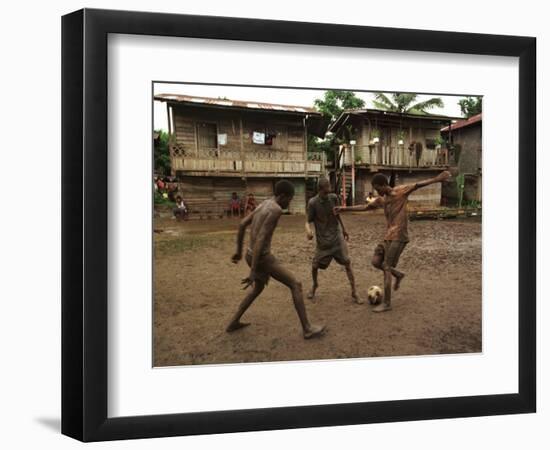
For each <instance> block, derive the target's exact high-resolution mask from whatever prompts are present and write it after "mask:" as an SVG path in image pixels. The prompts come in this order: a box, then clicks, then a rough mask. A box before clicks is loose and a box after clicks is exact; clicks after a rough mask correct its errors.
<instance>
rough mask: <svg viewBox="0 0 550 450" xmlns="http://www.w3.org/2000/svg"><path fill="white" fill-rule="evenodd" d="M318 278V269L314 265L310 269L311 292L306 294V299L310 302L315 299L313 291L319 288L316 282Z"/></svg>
mask: <svg viewBox="0 0 550 450" xmlns="http://www.w3.org/2000/svg"><path fill="white" fill-rule="evenodd" d="M318 276H319V268H318V267H317V266H316V265H313V266H312V267H311V279H312V281H313V284H312V286H311V290H310V291H309V292H308V294H307V298H309V299H310V300H313V299H314V298H315V291H316V290H317V288H318V287H319V283H318V281H317V279H318Z"/></svg>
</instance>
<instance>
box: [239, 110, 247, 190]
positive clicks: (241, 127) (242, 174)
mask: <svg viewBox="0 0 550 450" xmlns="http://www.w3.org/2000/svg"><path fill="white" fill-rule="evenodd" d="M239 136H240V139H239V142H240V145H241V178H242V179H243V180H245V179H246V176H245V167H244V165H245V157H244V141H243V116H242V114H241V115H240V116H239Z"/></svg>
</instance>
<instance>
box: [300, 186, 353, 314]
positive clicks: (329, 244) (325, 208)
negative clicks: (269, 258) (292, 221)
mask: <svg viewBox="0 0 550 450" xmlns="http://www.w3.org/2000/svg"><path fill="white" fill-rule="evenodd" d="M317 186H318V193H317V195H316V196H315V197H313V198H312V199H311V200H310V201H309V202H308V205H307V220H306V236H307V238H308V239H309V240H311V239H313V227H315V240H316V249H315V255H314V257H313V260H312V264H311V277H312V279H313V285H312V287H311V291H310V292H309V294H308V296H307V297H308V298H309V299H312V300H313V299H314V298H315V291H316V290H317V288H318V287H319V283H318V274H319V269H321V270H325V269H327V268H328V266H329V265H330V263H331V262H332V260H333V259H334V260H336V262H337V263H338V264H340V265H342V266H344V267H345V269H346V275H347V277H348V280H349V283H350V286H351V297H352V299H353V301H354V302H355V303H357V304H362V303H363V301H362V300H360V299H359V297H358V296H357V290H356V288H355V277H354V275H353V270H352V269H351V260H350V258H349V255H348V246H347V244H346V241H347V240H348V239H349V235H348V233H347V231H346V228H345V226H344V222H343V221H342V218H341V217H340V216H339V215H337V214H334V208H335V207H336V206H338V203H339V202H338V197H337V196H336V194H333V193H332V192H331V189H330V182H329V181H328V179H327V178H324V177H322V178H319V181H318V185H317Z"/></svg>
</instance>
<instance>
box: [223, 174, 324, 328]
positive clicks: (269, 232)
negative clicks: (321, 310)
mask: <svg viewBox="0 0 550 450" xmlns="http://www.w3.org/2000/svg"><path fill="white" fill-rule="evenodd" d="M293 197H294V186H293V185H292V183H290V182H289V181H287V180H281V181H279V182H277V184H276V185H275V196H274V197H272V198H270V199H268V200H265V201H264V202H262V203H261V204H260V206H258V208H256V210H254V212H253V213H251V214H249V215H248V216H246V217H245V218H244V219H243V220H242V222H241V224H240V225H239V233H238V236H237V252H236V253H235V254H234V255H233V257H232V258H231V260H232V261H233V263H235V264H237V263H238V262H239V261H240V260H241V258H242V249H243V240H244V235H245V232H246V228H247V227H248V226H249V225H250V226H251V229H250V246H249V248H248V251H247V253H246V262H247V263H248V265H249V266H250V275H248V277H246V278H245V279H244V280H242V284H244V289H246V288H248V287H249V286H252V292H250V293H249V294H248V295H247V296H246V297H245V298H244V300H243V301H242V302H241V304H240V305H239V308H238V310H237V312H236V313H235V315H234V316H233V318H232V319H231V322H229V325H228V326H227V328H226V331H227V332H232V331H235V330H238V329H240V328H243V327H245V326H247V325H249V324H248V323H243V322H241V321H240V320H241V317H242V315H243V314H244V313H245V311H246V310H247V309H248V308H249V307H250V305H252V303H253V302H254V300H256V298H257V297H258V296H259V295H260V294H261V292H262V291H263V290H264V288H265V285H266V284H267V282H268V280H269V278H270V277H273V278H275V280H277V281H279V282H281V283H283V284H284V285H285V286H287V287H288V288H289V289H290V291H291V293H292V299H293V300H294V307H295V308H296V312H297V313H298V317H299V318H300V323H301V324H302V331H303V335H304V338H305V339H310V338H313V337H317V336H320V335H321V334H322V333H323V331H324V329H325V327H324V326H319V325H312V324H311V323H310V322H309V320H308V318H307V313H306V307H305V305H304V298H303V294H302V284H301V283H300V282H299V281H297V280H296V278H294V275H292V273H290V272H289V271H288V270H287V269H285V268H284V267H283V266H281V264H280V263H279V262H278V261H277V259H276V258H275V257H274V256H273V254H272V253H271V238H272V237H273V232H274V231H275V228H276V227H277V223H278V222H279V218H280V217H281V215H282V213H283V209H287V208H288V205H289V204H290V202H291V200H292V198H293Z"/></svg>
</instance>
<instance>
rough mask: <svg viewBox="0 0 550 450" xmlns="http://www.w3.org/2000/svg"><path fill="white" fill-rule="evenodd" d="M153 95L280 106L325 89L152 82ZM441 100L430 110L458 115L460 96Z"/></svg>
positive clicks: (159, 116) (162, 124) (161, 117)
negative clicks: (184, 95) (439, 106)
mask: <svg viewBox="0 0 550 450" xmlns="http://www.w3.org/2000/svg"><path fill="white" fill-rule="evenodd" d="M154 92H155V94H186V95H192V96H197V97H213V98H218V97H225V98H228V99H230V100H249V101H256V102H266V103H280V104H283V105H296V106H313V101H314V100H315V99H316V98H322V97H323V94H324V91H322V90H315V89H278V88H263V87H237V86H211V85H204V84H200V85H192V84H169V83H155V86H154ZM355 93H356V95H357V96H358V97H360V98H362V99H363V100H365V106H366V107H367V108H373V104H372V100H373V98H374V94H372V93H370V92H355ZM431 97H433V96H432V95H419V96H418V101H423V100H427V99H428V98H431ZM438 97H441V99H442V100H443V103H444V107H443V108H434V109H432V110H430V112H431V113H434V114H443V115H446V116H452V117H461V116H462V114H461V113H460V108H459V106H458V100H459V99H461V98H463V97H460V96H455V95H439V96H438ZM154 116H155V117H154V122H155V123H154V127H155V130H158V129H162V130H167V129H168V125H167V119H166V105H165V104H164V103H163V102H155V108H154Z"/></svg>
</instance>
